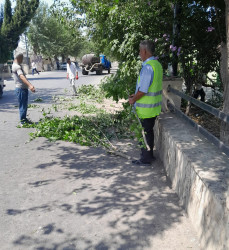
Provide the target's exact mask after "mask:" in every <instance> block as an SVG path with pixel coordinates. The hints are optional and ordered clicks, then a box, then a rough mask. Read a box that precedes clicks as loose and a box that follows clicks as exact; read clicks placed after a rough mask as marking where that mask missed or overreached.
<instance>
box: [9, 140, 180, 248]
mask: <svg viewBox="0 0 229 250" xmlns="http://www.w3.org/2000/svg"><path fill="white" fill-rule="evenodd" d="M36 150H37V151H38V152H39V154H40V155H43V157H44V158H46V156H47V154H49V155H50V156H51V158H52V159H53V161H49V162H47V161H46V162H45V160H44V163H42V164H33V171H34V174H36V172H37V171H38V172H39V173H41V174H40V175H39V176H37V179H38V180H37V181H36V182H29V183H28V185H29V186H27V187H28V188H31V189H32V190H35V191H33V192H36V194H37V195H38V196H39V192H38V190H40V192H43V191H42V190H44V188H46V189H47V188H48V190H49V192H51V191H50V190H55V192H56V193H57V194H59V195H58V196H57V195H55V198H53V197H52V195H51V196H47V195H43V199H41V201H40V202H41V204H40V205H39V206H33V205H32V203H27V204H26V208H24V209H16V208H15V209H8V210H7V211H6V213H7V215H8V216H11V217H12V216H13V217H17V216H19V218H18V219H19V220H21V219H22V218H23V217H28V216H30V217H31V218H33V219H34V220H36V219H39V218H40V217H38V215H39V216H40V215H41V216H44V217H45V218H46V220H45V221H46V223H44V221H42V223H43V225H42V228H40V229H39V230H40V231H39V230H38V231H39V232H37V233H36V234H32V235H31V234H24V233H21V236H18V237H17V239H15V240H14V242H13V244H14V246H15V247H16V246H18V247H20V248H22V249H37V250H38V249H39V250H41V249H43V250H48V249H68V250H70V249H144V248H149V247H150V246H151V240H152V238H154V237H155V236H157V235H159V236H162V235H163V233H164V231H166V230H167V229H168V228H171V227H173V226H174V224H176V223H177V222H179V221H180V220H181V218H182V217H183V216H184V215H183V211H182V209H181V207H179V205H178V197H177V195H176V194H174V193H173V192H172V191H171V190H170V189H169V188H168V185H170V183H168V181H167V180H166V177H165V175H164V170H163V168H162V164H161V163H160V162H156V165H155V166H154V168H152V167H145V166H144V167H141V166H140V167H139V166H133V165H132V164H130V163H129V162H127V161H126V160H124V159H121V158H117V157H112V156H108V155H106V153H105V152H104V151H103V150H102V149H94V148H88V147H80V146H78V145H74V144H71V143H65V142H56V144H51V143H43V145H41V146H40V147H38V148H37V149H36ZM31 171H32V170H31ZM52 173H53V174H52ZM54 173H55V175H54ZM52 175H53V178H51V177H52ZM42 176H43V178H45V179H44V180H42ZM54 176H55V178H54ZM39 180H40V181H39ZM31 192H32V191H31ZM51 194H52V193H51ZM74 194H75V195H74ZM37 199H38V197H37ZM53 211H55V214H54V213H53ZM53 216H55V219H54V220H53V219H51V218H52V217H53ZM15 219H16V218H15ZM42 223H41V222H40V224H42ZM47 235H49V237H48V238H47Z"/></svg>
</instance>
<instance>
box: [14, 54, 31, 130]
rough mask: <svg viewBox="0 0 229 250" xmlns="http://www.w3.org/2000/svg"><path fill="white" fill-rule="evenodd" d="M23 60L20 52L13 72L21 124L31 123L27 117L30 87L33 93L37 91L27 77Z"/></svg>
mask: <svg viewBox="0 0 229 250" xmlns="http://www.w3.org/2000/svg"><path fill="white" fill-rule="evenodd" d="M22 61H23V54H19V55H17V56H16V58H15V60H14V62H13V65H12V73H13V78H14V82H15V87H16V88H15V93H16V96H17V98H18V103H19V114H20V121H21V125H23V124H25V123H30V121H29V120H28V119H27V118H26V114H27V107H28V89H30V90H31V91H32V92H33V93H34V92H35V87H34V86H33V85H32V84H31V83H30V82H29V81H28V80H27V79H26V76H25V73H24V71H23V69H22V67H21V63H22Z"/></svg>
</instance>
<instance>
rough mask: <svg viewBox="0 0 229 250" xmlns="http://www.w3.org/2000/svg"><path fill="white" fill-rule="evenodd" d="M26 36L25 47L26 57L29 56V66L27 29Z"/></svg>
mask: <svg viewBox="0 0 229 250" xmlns="http://www.w3.org/2000/svg"><path fill="white" fill-rule="evenodd" d="M24 36H25V49H26V58H27V60H26V61H27V65H28V67H29V53H28V41H27V35H26V31H25V33H24Z"/></svg>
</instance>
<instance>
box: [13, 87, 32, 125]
mask: <svg viewBox="0 0 229 250" xmlns="http://www.w3.org/2000/svg"><path fill="white" fill-rule="evenodd" d="M15 92H16V96H17V99H18V104H19V114H20V121H21V122H23V121H25V120H26V114H27V107H28V96H29V91H28V89H21V88H16V89H15Z"/></svg>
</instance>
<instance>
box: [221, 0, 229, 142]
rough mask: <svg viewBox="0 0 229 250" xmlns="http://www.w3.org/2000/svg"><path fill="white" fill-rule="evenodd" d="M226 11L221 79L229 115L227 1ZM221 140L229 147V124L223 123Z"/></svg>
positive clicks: (224, 102) (224, 100) (224, 110)
mask: <svg viewBox="0 0 229 250" xmlns="http://www.w3.org/2000/svg"><path fill="white" fill-rule="evenodd" d="M225 5H226V10H225V16H226V37H227V40H226V41H227V42H226V43H227V44H224V43H222V44H221V67H220V70H221V78H222V81H223V88H224V94H223V112H224V113H226V114H228V115H229V70H228V66H229V65H228V62H229V60H228V58H229V3H228V1H227V0H225ZM220 140H221V141H223V142H224V143H225V144H227V145H229V124H228V123H225V122H221V128H220Z"/></svg>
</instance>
